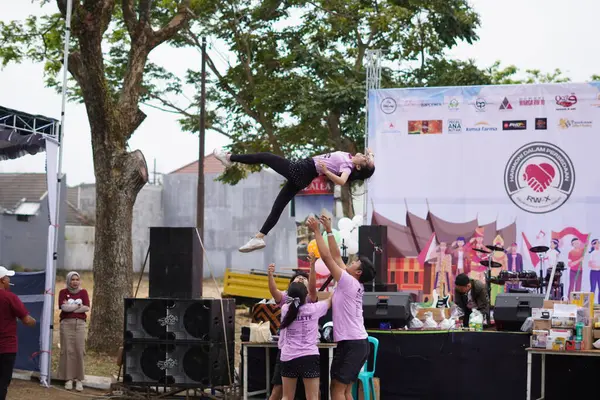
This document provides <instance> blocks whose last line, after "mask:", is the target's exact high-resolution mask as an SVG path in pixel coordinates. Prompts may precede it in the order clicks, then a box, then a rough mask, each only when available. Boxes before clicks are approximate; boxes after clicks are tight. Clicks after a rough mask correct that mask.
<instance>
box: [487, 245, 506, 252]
mask: <svg viewBox="0 0 600 400" xmlns="http://www.w3.org/2000/svg"><path fill="white" fill-rule="evenodd" d="M485 247H487V248H488V249H490V250H491V251H504V248H503V247H500V246H494V245H493V244H486V245H485Z"/></svg>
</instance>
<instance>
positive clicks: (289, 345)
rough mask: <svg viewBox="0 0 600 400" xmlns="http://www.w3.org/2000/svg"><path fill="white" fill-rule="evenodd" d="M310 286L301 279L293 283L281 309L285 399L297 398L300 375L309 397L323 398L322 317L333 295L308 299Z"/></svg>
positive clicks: (309, 398)
mask: <svg viewBox="0 0 600 400" xmlns="http://www.w3.org/2000/svg"><path fill="white" fill-rule="evenodd" d="M307 296H308V289H307V288H306V285H304V284H303V283H300V282H293V283H292V284H290V286H289V288H288V291H287V298H286V303H285V304H284V305H283V307H282V308H281V318H282V319H281V325H280V327H279V348H280V349H281V377H282V380H283V400H293V399H294V397H295V393H296V383H297V381H298V378H302V380H303V382H304V390H305V393H306V400H318V399H319V377H320V370H321V367H320V362H319V349H318V347H317V344H318V342H319V318H321V317H322V316H324V315H325V314H327V310H328V309H329V307H331V298H329V299H327V300H324V301H319V302H317V303H308V302H307Z"/></svg>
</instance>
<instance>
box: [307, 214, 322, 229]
mask: <svg viewBox="0 0 600 400" xmlns="http://www.w3.org/2000/svg"><path fill="white" fill-rule="evenodd" d="M306 226H308V229H310V230H311V232H317V231H318V230H319V221H317V220H316V219H315V218H314V217H309V218H308V219H307V220H306Z"/></svg>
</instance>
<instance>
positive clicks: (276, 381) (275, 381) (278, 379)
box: [271, 350, 283, 386]
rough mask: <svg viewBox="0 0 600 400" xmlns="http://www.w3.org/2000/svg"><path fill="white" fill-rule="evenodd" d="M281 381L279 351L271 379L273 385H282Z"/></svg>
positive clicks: (278, 351)
mask: <svg viewBox="0 0 600 400" xmlns="http://www.w3.org/2000/svg"><path fill="white" fill-rule="evenodd" d="M282 384H283V382H282V381H281V351H280V350H277V360H276V361H275V368H274V369H273V377H272V378H271V385H274V386H275V385H282Z"/></svg>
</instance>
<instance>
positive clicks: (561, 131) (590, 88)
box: [368, 83, 600, 299]
mask: <svg viewBox="0 0 600 400" xmlns="http://www.w3.org/2000/svg"><path fill="white" fill-rule="evenodd" d="M368 130H369V132H368V135H369V147H370V148H371V149H372V150H373V151H374V153H375V155H376V166H377V170H376V171H375V174H374V176H373V177H372V178H371V179H370V180H369V208H370V210H369V217H370V218H372V220H371V223H378V224H387V225H388V238H389V241H390V246H391V248H390V249H389V251H388V253H389V254H390V257H391V258H392V260H390V265H394V264H395V263H396V264H398V265H400V264H402V265H411V266H410V271H413V272H416V273H415V274H412V273H411V274H396V276H397V277H398V276H399V275H403V276H404V278H401V282H400V286H401V288H404V289H419V290H423V291H424V293H431V292H428V289H432V288H426V287H425V286H424V285H426V284H425V279H424V278H423V276H422V275H424V268H423V265H421V264H422V263H421V261H427V260H420V259H419V257H418V256H419V255H421V256H422V257H423V258H424V257H425V255H424V254H422V253H423V252H424V251H425V252H427V251H428V249H427V248H426V247H427V246H428V243H439V244H440V245H441V246H447V250H445V252H446V254H450V255H451V256H452V263H451V264H452V266H451V269H452V271H451V272H449V271H448V270H447V268H446V269H443V270H441V271H442V273H443V274H446V273H451V274H452V276H455V275H456V274H457V273H458V272H468V273H469V274H470V275H472V276H474V277H477V278H480V279H482V275H481V274H482V273H483V271H484V270H485V268H484V269H480V268H479V267H478V265H479V261H481V257H482V256H483V253H477V252H474V251H473V249H474V248H477V247H478V246H480V245H487V244H496V243H498V244H501V245H502V246H503V247H504V248H505V249H506V252H503V253H502V254H497V253H499V252H496V253H493V254H492V257H493V259H494V261H498V262H500V263H501V264H502V268H501V270H505V271H511V272H523V271H535V272H536V273H537V274H538V275H539V272H540V266H541V263H542V262H543V263H544V264H543V265H544V270H546V269H547V268H548V267H551V266H552V265H553V264H556V263H557V262H559V261H562V262H563V263H564V264H565V267H566V270H565V271H564V272H563V273H562V278H561V279H562V283H564V284H565V291H564V294H565V296H568V293H570V292H571V291H594V292H595V293H596V298H597V299H598V298H599V297H600V242H599V241H598V240H597V239H598V238H600V168H599V166H600V84H599V83H583V84H545V85H510V86H481V87H445V88H413V89H379V90H372V91H370V93H369V128H368ZM432 237H433V238H435V240H434V241H433V242H432V241H431V240H430V239H431V238H432ZM536 245H544V246H548V247H549V248H550V250H549V251H548V252H547V253H546V255H545V256H542V257H541V256H540V255H538V254H536V253H533V252H530V251H529V250H528V249H529V248H530V247H532V246H536ZM439 247H440V246H438V251H439ZM517 256H518V257H517ZM442 258H443V257H442ZM403 259H404V261H403ZM406 259H417V260H419V262H418V263H417V262H416V261H414V260H412V261H411V263H407V261H406ZM415 263H416V264H417V265H416V266H415ZM432 263H433V265H434V266H435V265H438V267H436V268H438V269H439V268H441V263H439V262H436V261H435V260H434V261H432ZM436 263H437V264H436ZM402 268H404V269H403V271H408V270H409V269H408V268H409V267H402ZM438 269H436V270H435V271H434V275H435V276H436V277H435V279H434V281H435V280H437V279H438V275H439V273H440V271H438ZM398 271H400V270H398ZM419 273H421V274H422V275H419ZM544 273H545V271H544ZM495 274H496V275H497V273H495ZM407 277H408V278H407ZM443 278H447V276H446V275H444V276H443ZM397 279H399V278H397ZM449 280H450V281H452V280H453V277H450V279H449ZM435 285H436V283H435V282H433V288H435Z"/></svg>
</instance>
